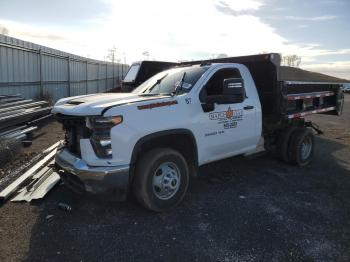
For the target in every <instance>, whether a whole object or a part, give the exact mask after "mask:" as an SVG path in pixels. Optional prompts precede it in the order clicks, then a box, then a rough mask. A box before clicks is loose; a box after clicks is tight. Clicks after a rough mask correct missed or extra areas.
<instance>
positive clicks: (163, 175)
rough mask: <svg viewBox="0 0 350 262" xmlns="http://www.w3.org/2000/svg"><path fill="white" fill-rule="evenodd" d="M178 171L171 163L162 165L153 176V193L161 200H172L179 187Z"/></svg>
mask: <svg viewBox="0 0 350 262" xmlns="http://www.w3.org/2000/svg"><path fill="white" fill-rule="evenodd" d="M180 182H181V179H180V171H179V168H178V167H177V165H176V164H174V163H172V162H166V163H162V164H161V165H160V166H159V167H158V168H157V169H156V171H155V172H154V174H153V192H154V194H155V195H156V196H157V197H158V198H159V199H162V200H167V199H170V198H172V197H173V196H174V195H175V194H176V192H177V191H178V190H179V187H180Z"/></svg>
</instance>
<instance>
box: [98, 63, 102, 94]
mask: <svg viewBox="0 0 350 262" xmlns="http://www.w3.org/2000/svg"><path fill="white" fill-rule="evenodd" d="M100 65H101V64H100V63H98V64H97V93H100Z"/></svg>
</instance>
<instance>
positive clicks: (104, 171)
mask: <svg viewBox="0 0 350 262" xmlns="http://www.w3.org/2000/svg"><path fill="white" fill-rule="evenodd" d="M279 64H280V56H279V55H278V54H266V55H257V56H246V57H232V58H225V59H218V60H210V61H195V62H187V63H182V64H181V65H179V66H176V67H174V68H172V69H169V70H166V71H163V72H161V73H158V74H157V75H155V76H153V77H151V78H150V79H148V80H147V81H146V82H144V83H143V84H141V85H140V86H139V87H138V88H137V89H135V90H134V91H133V92H132V93H106V94H93V95H84V96H78V97H69V98H64V99H61V100H59V101H58V102H57V103H56V105H55V106H54V108H53V111H52V112H53V113H54V114H55V116H56V118H57V120H58V121H60V122H61V123H62V124H63V128H64V129H65V131H66V139H65V142H64V144H62V146H61V147H60V149H59V150H58V152H57V154H56V168H57V170H58V172H59V174H60V176H61V178H62V179H63V180H64V181H65V184H66V185H67V186H69V187H71V188H72V189H73V190H78V191H84V192H90V193H94V194H104V195H109V196H112V197H113V198H114V199H116V200H123V199H125V198H126V196H127V195H128V193H132V194H133V195H134V196H135V197H136V199H137V200H138V202H139V203H140V204H141V205H143V206H144V207H146V208H147V209H150V210H154V211H164V210H167V209H169V208H171V207H173V206H175V205H176V204H178V203H179V202H180V201H181V200H182V199H183V198H184V196H185V193H186V191H187V188H188V184H189V178H190V176H196V175H197V173H198V172H197V170H198V167H199V166H201V165H204V164H206V163H210V162H213V161H216V160H219V159H224V158H228V157H232V156H235V155H241V154H252V153H254V152H256V151H260V150H263V149H267V150H270V151H274V152H277V153H276V155H278V156H279V157H280V158H281V159H282V160H284V161H286V162H289V163H293V164H297V165H300V166H304V165H306V164H308V163H309V162H310V160H311V157H312V153H313V150H314V140H313V133H312V131H311V128H309V127H313V126H312V124H311V123H310V122H307V121H306V120H305V119H304V116H306V115H308V114H313V113H329V114H340V113H341V111H342V104H343V94H342V92H341V85H340V84H337V83H319V82H308V83H305V82H300V81H286V80H281V79H279V76H280V75H281V74H282V73H281V72H280V71H281V70H282V69H283V68H282V67H280V65H279Z"/></svg>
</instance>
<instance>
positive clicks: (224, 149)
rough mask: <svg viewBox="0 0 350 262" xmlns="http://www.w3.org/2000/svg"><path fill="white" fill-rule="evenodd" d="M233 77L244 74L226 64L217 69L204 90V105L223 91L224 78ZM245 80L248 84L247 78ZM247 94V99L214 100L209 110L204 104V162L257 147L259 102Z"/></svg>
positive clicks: (202, 132) (202, 115) (202, 133)
mask: <svg viewBox="0 0 350 262" xmlns="http://www.w3.org/2000/svg"><path fill="white" fill-rule="evenodd" d="M230 78H241V75H240V72H239V70H238V69H237V68H233V67H230V68H223V69H219V70H217V71H216V72H215V73H213V75H212V76H211V77H210V79H209V80H208V81H207V83H206V84H205V85H204V86H203V89H202V90H201V92H200V100H201V102H202V107H203V105H205V101H207V100H208V99H207V98H208V97H211V98H214V97H215V96H220V95H223V90H224V80H225V79H226V80H227V79H230ZM241 84H242V85H243V86H244V83H243V82H242V83H241ZM244 96H245V98H244V100H243V101H240V102H237V103H232V102H231V103H214V106H213V108H210V109H209V110H208V108H205V106H204V107H203V112H202V113H201V117H200V119H201V121H200V125H201V127H200V132H201V134H200V135H201V137H202V138H203V139H204V141H203V143H201V147H202V148H200V150H201V154H202V157H203V160H204V162H211V161H214V160H217V159H222V158H225V157H230V156H233V155H237V154H240V153H243V152H246V151H248V150H249V149H254V148H255V146H256V134H255V112H256V110H255V105H254V104H253V103H252V102H253V101H252V100H251V99H249V97H248V96H246V95H244ZM209 100H210V99H209ZM205 111H207V112H205Z"/></svg>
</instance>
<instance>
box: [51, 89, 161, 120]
mask: <svg viewBox="0 0 350 262" xmlns="http://www.w3.org/2000/svg"><path fill="white" fill-rule="evenodd" d="M160 98H162V96H156V97H152V96H151V97H149V96H148V97H143V96H138V95H136V94H132V93H104V94H93V95H84V96H75V97H68V98H63V99H60V100H58V101H57V103H56V104H55V106H54V108H53V109H52V113H54V114H57V113H61V114H64V115H74V116H91V115H100V114H101V113H102V112H103V110H104V109H106V108H109V107H113V106H118V105H122V104H128V103H135V102H142V101H147V100H153V99H160Z"/></svg>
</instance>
